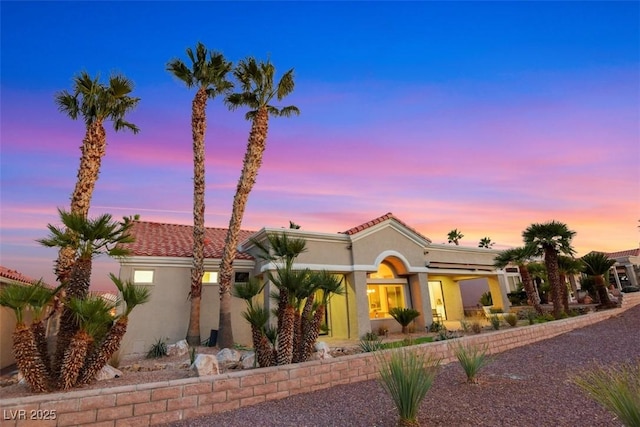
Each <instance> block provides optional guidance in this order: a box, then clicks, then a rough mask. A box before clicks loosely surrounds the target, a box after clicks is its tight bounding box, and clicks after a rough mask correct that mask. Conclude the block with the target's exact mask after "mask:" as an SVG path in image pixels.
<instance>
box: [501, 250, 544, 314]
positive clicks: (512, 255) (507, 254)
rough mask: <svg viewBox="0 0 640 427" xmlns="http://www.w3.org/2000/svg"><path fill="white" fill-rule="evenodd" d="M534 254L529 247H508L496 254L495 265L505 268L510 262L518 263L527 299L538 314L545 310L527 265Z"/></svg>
mask: <svg viewBox="0 0 640 427" xmlns="http://www.w3.org/2000/svg"><path fill="white" fill-rule="evenodd" d="M532 255H533V250H532V249H531V248H527V247H520V248H512V249H506V250H504V251H501V252H500V253H499V254H498V255H496V257H495V258H494V264H493V265H494V266H495V267H496V268H505V267H506V266H507V265H509V264H515V265H517V266H518V271H519V272H520V277H521V278H522V286H523V287H524V290H525V292H526V293H527V300H528V301H529V303H530V304H531V306H532V307H533V308H534V310H535V311H536V312H538V314H542V313H543V310H542V306H541V305H540V299H539V298H538V294H537V292H536V289H535V284H534V283H533V278H532V277H531V274H530V273H529V268H528V267H527V263H528V262H529V261H530V260H531V256H532Z"/></svg>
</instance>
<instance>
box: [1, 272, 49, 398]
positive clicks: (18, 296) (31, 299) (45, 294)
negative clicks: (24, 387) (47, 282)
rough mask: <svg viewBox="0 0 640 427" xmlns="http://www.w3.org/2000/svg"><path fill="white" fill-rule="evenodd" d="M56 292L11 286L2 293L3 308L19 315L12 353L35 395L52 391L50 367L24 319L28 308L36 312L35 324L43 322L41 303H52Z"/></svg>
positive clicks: (40, 287)
mask: <svg viewBox="0 0 640 427" xmlns="http://www.w3.org/2000/svg"><path fill="white" fill-rule="evenodd" d="M53 296H54V292H53V291H52V290H50V289H47V288H45V287H44V286H42V285H41V284H35V285H33V286H24V285H18V284H14V285H9V286H7V287H5V288H4V289H2V291H0V306H2V307H7V308H9V309H11V310H13V312H14V313H15V315H16V329H15V331H14V332H13V353H14V356H15V359H16V364H17V365H18V370H19V371H20V372H21V373H22V375H23V376H24V378H25V380H26V381H27V383H28V384H29V386H30V387H31V390H32V391H33V392H35V393H42V392H46V391H49V390H50V389H51V384H50V377H49V367H48V366H47V364H46V361H45V359H43V357H42V351H41V350H42V348H40V346H39V344H38V342H37V338H36V336H35V335H34V331H33V329H32V328H30V327H29V326H28V325H27V324H26V322H25V319H24V313H25V310H27V308H31V309H34V308H35V310H34V319H33V321H34V323H38V322H40V321H41V320H42V315H43V314H44V309H43V305H40V304H39V303H40V302H43V301H46V304H48V302H49V301H51V299H52V298H53Z"/></svg>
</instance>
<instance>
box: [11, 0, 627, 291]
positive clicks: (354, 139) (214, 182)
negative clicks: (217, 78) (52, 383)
mask: <svg viewBox="0 0 640 427" xmlns="http://www.w3.org/2000/svg"><path fill="white" fill-rule="evenodd" d="M0 8H1V10H0V14H1V20H2V22H1V24H2V25H1V27H2V29H1V35H2V41H1V42H2V45H1V48H2V49H1V50H2V53H1V60H2V62H1V72H2V74H1V77H0V79H1V81H0V83H1V87H0V88H1V91H2V96H1V99H0V106H1V108H2V115H1V118H0V121H1V125H2V126H1V130H0V137H1V153H0V154H1V162H2V163H1V177H2V188H1V191H2V193H1V195H0V197H1V202H2V204H1V209H2V211H1V216H0V220H1V226H2V228H1V235H0V237H1V242H0V255H1V258H2V259H1V262H2V264H3V265H5V266H6V267H9V268H15V269H18V270H20V271H21V272H23V273H24V274H27V275H30V276H33V277H41V276H42V277H45V279H47V280H52V277H53V276H52V274H51V269H52V261H53V259H54V258H55V251H53V250H52V249H45V248H40V247H38V245H37V243H35V241H34V240H35V239H37V238H41V237H44V235H46V224H47V223H49V222H53V223H56V221H57V218H56V208H57V207H65V206H68V203H69V195H70V194H71V191H72V189H73V185H74V183H75V175H76V172H77V167H78V160H79V154H80V153H79V150H78V147H79V145H80V143H81V140H82V137H83V134H84V129H83V125H82V122H74V121H71V120H70V119H68V118H67V117H65V116H64V115H62V114H60V113H59V112H57V111H56V106H55V104H54V102H53V98H54V94H55V93H56V92H57V91H60V90H63V89H69V88H70V87H71V81H72V78H73V76H74V75H75V74H77V73H78V72H80V71H83V70H84V71H88V72H89V73H90V74H96V73H101V75H102V76H103V77H104V78H106V77H107V76H108V75H109V73H111V72H121V73H124V74H125V75H126V76H128V77H129V78H131V79H132V80H133V81H134V82H135V92H134V94H135V95H136V96H139V97H140V98H141V99H142V100H141V102H140V104H139V107H138V108H137V109H136V111H135V112H133V113H132V114H131V116H130V120H131V121H133V122H134V123H136V124H137V125H138V126H139V127H140V128H141V132H140V134H138V135H135V136H134V135H132V134H130V133H117V134H116V133H114V132H113V131H112V130H111V129H108V144H109V146H108V149H107V155H106V157H105V159H104V162H103V167H102V171H101V175H100V180H99V181H98V184H97V188H96V192H95V194H94V199H93V208H92V211H91V214H92V215H96V214H99V213H103V212H110V213H112V214H113V215H114V216H116V217H120V216H122V215H131V214H136V213H139V214H141V216H142V219H144V220H149V221H163V222H178V223H184V224H188V223H190V222H191V213H190V212H191V197H192V188H191V185H192V184H191V176H192V166H191V140H190V138H191V132H190V117H189V115H190V104H191V99H192V97H193V92H192V91H189V90H187V89H186V88H185V87H183V86H181V85H180V83H179V82H177V81H176V80H175V79H174V78H172V77H171V76H170V75H169V74H168V73H167V72H166V71H165V66H166V63H167V62H168V61H169V60H170V59H173V58H176V57H179V58H182V59H185V54H184V52H185V49H186V48H187V47H192V46H194V45H195V43H196V42H197V41H202V42H204V43H205V44H206V45H207V46H208V47H209V48H211V49H215V50H218V51H221V52H223V53H224V54H225V56H226V57H227V58H228V59H229V60H232V61H237V60H239V59H241V58H244V57H246V56H249V55H253V56H255V57H257V58H259V59H266V58H267V57H269V58H270V59H271V61H272V62H273V63H274V64H275V65H276V67H277V69H278V71H279V73H280V74H281V73H283V72H285V71H286V70H288V69H289V68H294V70H295V76H296V89H295V91H294V93H293V94H292V95H291V96H290V97H288V98H287V99H286V100H285V101H286V102H285V103H287V104H288V103H290V104H294V105H296V106H298V107H299V108H300V110H301V112H302V114H301V115H300V116H299V117H294V118H290V119H273V120H271V122H270V129H269V132H270V133H269V137H268V142H267V144H268V148H267V153H266V155H265V161H264V165H263V169H262V170H261V173H260V175H259V177H258V182H257V185H256V187H255V189H254V192H253V193H252V195H251V198H250V200H249V205H248V207H247V213H246V216H245V221H244V227H245V228H248V229H258V228H260V227H262V226H281V225H286V224H288V221H289V220H294V221H295V222H296V223H299V224H301V225H302V226H303V227H304V228H306V229H310V230H314V231H327V232H337V231H342V230H346V229H348V228H350V227H352V226H354V225H357V224H359V223H361V222H365V221H367V220H369V219H371V218H375V217H377V216H379V215H382V214H384V213H386V212H389V211H391V212H393V213H394V214H395V215H396V216H398V217H399V218H401V219H402V220H404V221H405V222H407V223H408V224H409V225H411V226H413V227H414V228H416V229H418V230H419V231H420V232H422V233H423V234H424V235H426V236H427V237H429V238H431V239H432V240H433V241H434V242H435V243H442V242H445V241H446V233H447V232H448V231H449V230H451V229H453V228H458V229H460V230H462V232H463V234H465V238H463V240H462V241H461V244H463V245H465V244H466V245H469V246H476V245H477V242H478V240H479V239H480V238H482V237H485V236H489V237H491V238H492V240H494V241H495V242H496V245H497V246H496V247H509V246H515V245H519V244H520V243H521V232H522V230H523V229H524V228H526V227H527V226H528V225H529V224H531V223H533V222H544V221H548V220H551V219H555V220H559V221H562V222H565V223H567V224H568V225H569V227H570V228H572V229H574V230H576V231H577V233H578V234H577V236H576V239H575V240H574V244H575V246H576V249H577V250H578V253H579V254H584V253H586V252H587V251H589V250H592V249H597V250H607V251H614V250H623V249H629V248H632V247H634V246H635V247H637V245H638V240H639V238H640V236H639V234H638V228H637V225H638V222H637V221H638V219H639V215H638V212H640V172H639V168H638V164H639V160H640V151H639V150H640V149H639V146H640V144H639V141H640V130H639V126H638V123H639V121H640V116H639V110H640V108H639V107H640V100H639V94H640V77H639V75H640V67H639V64H640V23H639V21H640V18H639V17H640V6H639V3H638V2H561V3H558V2H494V3H490V2H126V1H123V2H28V1H27V2H2V4H1V5H0ZM243 116H244V112H243V111H238V112H228V111H227V110H226V108H225V107H224V106H223V105H222V103H221V102H220V101H219V100H214V101H212V102H210V105H209V108H208V131H207V132H208V133H207V215H206V221H207V225H209V226H218V227H225V226H226V225H227V223H228V217H229V214H230V208H231V200H232V197H233V191H234V189H235V184H236V182H237V179H238V176H239V171H240V166H241V162H242V155H243V152H244V147H245V144H246V139H247V136H248V129H249V124H248V123H247V122H246V121H245V120H244V118H243ZM96 265H97V267H96V275H95V283H96V284H98V285H100V284H102V283H103V282H104V281H105V279H104V277H106V272H107V271H117V264H114V263H113V262H107V261H106V260H101V261H98V262H97V264H96Z"/></svg>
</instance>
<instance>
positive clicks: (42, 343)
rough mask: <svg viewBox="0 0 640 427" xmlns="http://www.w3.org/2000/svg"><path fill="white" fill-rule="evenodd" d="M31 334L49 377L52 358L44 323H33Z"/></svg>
mask: <svg viewBox="0 0 640 427" xmlns="http://www.w3.org/2000/svg"><path fill="white" fill-rule="evenodd" d="M31 332H32V333H33V339H34V342H35V343H36V348H37V349H38V354H39V355H40V359H41V360H42V363H43V365H44V367H45V368H46V370H47V376H51V358H50V357H49V348H48V345H47V333H46V331H45V327H44V323H43V322H42V321H38V322H33V323H32V324H31Z"/></svg>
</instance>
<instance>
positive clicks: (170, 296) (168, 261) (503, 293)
mask: <svg viewBox="0 0 640 427" xmlns="http://www.w3.org/2000/svg"><path fill="white" fill-rule="evenodd" d="M225 233H226V230H225V229H220V228H207V230H206V239H205V258H206V259H205V274H204V277H203V293H202V312H201V323H200V326H201V334H202V339H203V340H204V339H206V338H208V337H209V331H210V330H212V329H214V330H215V329H217V327H218V309H219V294H218V284H217V270H218V267H219V264H220V256H221V254H222V248H223V244H224V237H225ZM271 233H287V235H288V236H290V237H295V238H302V239H305V240H306V243H307V251H306V252H304V253H303V254H301V255H300V256H299V257H298V258H297V260H296V264H295V266H294V268H297V269H303V268H309V269H311V270H327V271H329V272H331V273H333V274H335V275H337V276H339V277H340V278H341V279H342V280H343V283H344V285H345V286H344V287H345V289H346V292H345V294H344V295H335V296H334V297H332V299H331V301H330V303H329V306H328V308H327V313H326V324H327V327H328V330H329V332H328V335H329V336H330V337H334V338H340V339H358V338H359V337H361V336H362V335H363V334H365V333H366V332H369V331H377V330H379V329H380V328H385V329H388V330H389V331H395V330H398V331H399V330H400V325H399V324H397V322H395V320H393V318H392V317H391V316H390V315H389V309H390V308H392V307H411V308H415V309H416V310H418V311H419V312H420V313H421V316H420V317H419V318H418V319H416V321H415V326H416V327H417V328H425V327H428V326H429V325H430V324H431V323H432V322H433V321H434V320H438V321H446V322H457V321H460V320H462V319H463V318H464V306H463V300H462V292H463V288H464V287H465V284H466V283H467V282H471V281H473V282H476V283H477V282H478V281H481V282H484V283H485V288H486V290H490V291H491V294H492V296H493V301H494V305H495V306H497V307H500V308H503V309H505V310H508V309H509V301H508V298H507V292H509V289H510V288H512V287H513V284H514V283H516V282H519V280H520V279H519V275H518V273H517V272H513V271H506V270H496V269H495V268H494V267H493V259H494V257H495V255H496V254H497V253H498V251H497V250H493V249H485V248H467V247H459V246H453V245H441V244H433V243H432V242H431V240H430V239H429V238H427V237H425V236H423V235H422V234H421V233H419V232H418V231H416V230H415V229H413V228H412V227H410V226H409V225H407V224H405V223H404V222H402V221H401V220H400V219H398V218H396V217H395V216H394V215H393V214H391V213H387V214H385V215H383V216H380V217H378V218H375V219H373V220H371V221H368V222H366V223H363V224H361V225H358V226H356V227H353V228H350V229H348V230H346V231H343V232H339V233H327V232H318V231H310V230H304V229H291V228H262V229H261V230H258V231H255V232H254V231H248V230H244V231H242V233H241V237H240V242H241V243H240V245H239V252H238V255H237V257H236V259H235V261H234V270H235V281H236V283H237V282H243V281H246V280H247V279H248V278H249V277H258V278H260V279H262V280H267V277H268V276H267V273H268V272H275V265H273V264H272V263H270V262H266V261H265V260H263V259H261V258H259V257H257V256H256V255H257V253H258V248H257V247H256V245H255V244H254V242H265V241H266V239H267V236H268V235H269V234H271ZM132 234H133V236H134V237H135V242H134V243H132V244H129V245H127V247H128V249H129V250H130V251H131V256H130V257H127V258H126V259H122V260H121V261H120V278H121V279H123V280H132V281H133V282H134V283H136V284H138V285H144V286H149V287H151V288H152V296H151V300H150V302H149V303H147V304H145V305H143V306H141V307H138V308H137V309H136V310H134V312H133V313H132V315H131V318H130V321H129V328H128V331H127V334H126V335H125V338H124V340H123V342H122V350H121V351H122V353H123V354H124V355H126V354H131V353H144V352H146V351H147V350H148V348H149V347H150V346H151V345H152V344H153V343H154V342H156V341H157V340H158V339H166V340H167V341H169V342H175V341H177V340H180V339H183V338H184V336H185V334H186V331H187V324H188V319H189V301H188V293H189V286H190V285H189V282H190V268H191V263H192V259H191V256H192V227H191V226H187V225H175V224H161V223H152V222H144V221H136V223H135V224H134V226H133V228H132ZM272 290H273V289H271V284H270V283H268V282H267V283H266V284H265V291H264V293H263V295H264V304H265V305H266V306H268V307H271V306H272V304H273V302H272V301H270V299H269V298H268V295H269V294H270V292H271V291H272ZM244 304H245V303H244V301H242V300H239V299H236V298H234V301H233V311H232V323H233V328H234V330H233V333H234V339H235V340H236V342H238V343H240V344H244V345H250V344H251V334H250V328H249V326H248V324H247V322H246V321H245V320H244V319H243V318H242V315H241V313H242V311H243V310H244V308H245V305H244Z"/></svg>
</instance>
